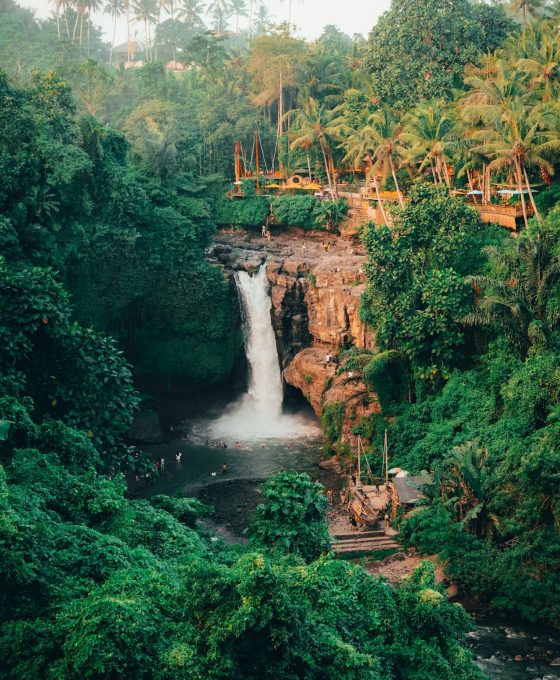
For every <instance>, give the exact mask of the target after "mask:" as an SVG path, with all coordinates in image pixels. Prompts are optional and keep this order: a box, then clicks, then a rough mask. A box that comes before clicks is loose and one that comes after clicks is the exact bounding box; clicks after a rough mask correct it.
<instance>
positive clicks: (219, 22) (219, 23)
mask: <svg viewBox="0 0 560 680" xmlns="http://www.w3.org/2000/svg"><path fill="white" fill-rule="evenodd" d="M208 14H211V15H212V18H213V19H214V25H215V27H216V33H217V34H218V35H221V34H222V32H223V31H224V30H225V28H226V26H227V21H228V19H229V18H230V16H231V9H230V1H229V0H211V2H210V4H209V5H208Z"/></svg>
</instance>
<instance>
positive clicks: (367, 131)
mask: <svg viewBox="0 0 560 680" xmlns="http://www.w3.org/2000/svg"><path fill="white" fill-rule="evenodd" d="M370 122H371V119H370ZM341 132H342V134H343V139H344V141H343V142H342V144H341V146H342V147H343V148H344V149H345V151H346V156H345V157H344V159H343V160H344V161H350V162H351V163H352V165H353V166H355V167H356V166H360V165H362V164H363V163H364V162H365V163H366V166H367V172H366V184H367V183H368V181H369V179H370V178H371V181H372V183H373V188H374V190H375V195H376V198H377V204H378V206H379V210H380V211H381V216H382V217H383V221H384V223H385V224H386V225H387V226H390V224H391V221H390V219H389V216H388V215H387V211H386V210H385V206H384V204H383V198H382V196H381V191H380V189H379V182H378V179H377V173H378V169H377V168H376V167H375V166H376V165H377V164H375V163H374V155H375V148H376V142H375V138H376V133H375V131H374V129H373V128H372V126H371V125H370V124H367V125H359V126H357V127H355V128H346V129H344V126H343V125H342V126H341Z"/></svg>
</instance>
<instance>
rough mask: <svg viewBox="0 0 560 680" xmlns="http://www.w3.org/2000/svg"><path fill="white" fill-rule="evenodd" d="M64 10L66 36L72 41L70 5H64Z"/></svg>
mask: <svg viewBox="0 0 560 680" xmlns="http://www.w3.org/2000/svg"><path fill="white" fill-rule="evenodd" d="M62 6H63V8H64V23H65V25H66V36H67V38H68V40H70V26H69V25H68V5H67V3H66V2H65V3H63V5H62Z"/></svg>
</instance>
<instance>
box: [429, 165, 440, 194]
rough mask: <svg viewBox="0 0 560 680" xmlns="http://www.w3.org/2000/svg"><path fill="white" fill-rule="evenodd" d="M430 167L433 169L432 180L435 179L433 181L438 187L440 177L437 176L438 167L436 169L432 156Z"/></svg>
mask: <svg viewBox="0 0 560 680" xmlns="http://www.w3.org/2000/svg"><path fill="white" fill-rule="evenodd" d="M430 169H431V171H432V180H433V182H434V185H435V186H436V187H437V186H439V183H438V178H437V174H436V169H435V166H434V162H433V160H432V159H431V158H430Z"/></svg>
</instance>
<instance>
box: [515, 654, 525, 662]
mask: <svg viewBox="0 0 560 680" xmlns="http://www.w3.org/2000/svg"><path fill="white" fill-rule="evenodd" d="M513 660H514V661H523V656H522V655H521V654H516V655H515V656H514V657H513Z"/></svg>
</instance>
